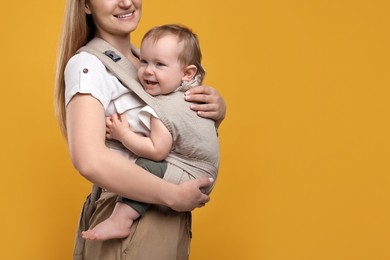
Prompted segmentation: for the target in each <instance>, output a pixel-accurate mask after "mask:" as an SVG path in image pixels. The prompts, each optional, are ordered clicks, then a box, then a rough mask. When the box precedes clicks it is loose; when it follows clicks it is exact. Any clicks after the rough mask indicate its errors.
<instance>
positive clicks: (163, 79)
mask: <svg viewBox="0 0 390 260" xmlns="http://www.w3.org/2000/svg"><path fill="white" fill-rule="evenodd" d="M181 45H182V44H181V43H179V42H178V39H177V37H176V36H174V35H166V36H164V37H162V38H161V39H159V40H157V41H153V40H151V39H149V38H146V39H144V41H143V42H142V45H141V55H140V60H141V66H140V68H139V70H138V78H139V80H140V82H141V84H142V86H143V87H144V89H145V91H146V92H147V93H149V94H150V95H152V96H156V95H163V94H168V93H171V92H173V91H174V90H175V89H177V88H178V87H179V86H180V84H181V82H182V78H183V76H184V71H183V66H182V65H181V64H180V62H179V60H178V57H179V54H180V52H181V50H182V47H183V46H181Z"/></svg>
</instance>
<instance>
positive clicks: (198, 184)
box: [168, 178, 214, 211]
mask: <svg viewBox="0 0 390 260" xmlns="http://www.w3.org/2000/svg"><path fill="white" fill-rule="evenodd" d="M213 181H214V180H213V179H212V178H199V179H193V180H189V181H186V182H183V183H181V184H180V185H177V186H176V187H177V188H178V189H177V193H176V195H175V196H174V197H173V198H172V200H171V201H170V203H169V205H168V206H169V207H170V208H172V209H173V210H175V211H191V210H193V209H195V208H201V207H203V206H204V205H205V204H206V203H207V202H209V201H210V196H208V195H206V194H204V193H202V192H201V191H200V188H203V187H207V186H210V185H211V184H212V183H213Z"/></svg>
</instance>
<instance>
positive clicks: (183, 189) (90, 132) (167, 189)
mask: <svg viewBox="0 0 390 260" xmlns="http://www.w3.org/2000/svg"><path fill="white" fill-rule="evenodd" d="M66 114H67V115H66V119H67V129H68V132H67V134H68V145H69V151H70V156H71V160H72V162H73V164H74V166H75V168H76V169H77V170H78V171H79V172H80V174H81V175H82V176H84V177H85V178H86V179H88V180H89V181H91V182H93V183H95V184H97V185H98V186H100V187H102V188H105V189H107V190H110V191H112V192H114V193H116V194H118V195H121V196H123V197H126V198H131V199H134V200H139V201H142V202H146V203H153V204H161V205H166V206H168V207H171V208H172V209H174V210H177V211H189V210H192V209H194V208H196V207H201V206H203V205H204V203H206V202H208V201H209V199H210V198H209V196H207V195H205V194H203V193H201V192H200V190H199V188H201V187H204V186H208V185H210V184H211V181H212V180H210V179H207V178H204V179H196V180H191V181H188V182H185V183H183V184H180V185H175V184H172V183H168V182H165V181H163V180H162V179H159V178H158V177H156V176H154V175H152V174H150V173H148V172H147V171H145V170H144V169H142V168H141V167H139V166H137V165H135V164H134V163H133V162H131V161H129V160H128V159H126V158H125V157H123V156H122V155H120V154H117V153H115V152H112V151H111V150H110V149H108V148H107V147H106V145H105V135H106V125H105V115H104V110H103V107H102V105H101V103H100V102H99V101H98V100H97V99H95V98H93V97H92V96H91V95H84V94H77V95H75V96H74V97H73V98H72V100H71V101H70V102H69V104H68V106H67V109H66Z"/></svg>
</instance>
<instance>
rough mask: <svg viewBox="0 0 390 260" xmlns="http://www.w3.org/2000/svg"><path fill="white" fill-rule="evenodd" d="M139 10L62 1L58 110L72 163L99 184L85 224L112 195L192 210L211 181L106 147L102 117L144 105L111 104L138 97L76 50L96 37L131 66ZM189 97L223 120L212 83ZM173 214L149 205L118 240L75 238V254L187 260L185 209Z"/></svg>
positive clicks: (95, 219) (104, 0)
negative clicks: (163, 170)
mask: <svg viewBox="0 0 390 260" xmlns="http://www.w3.org/2000/svg"><path fill="white" fill-rule="evenodd" d="M141 10H142V0H133V1H130V0H68V1H67V5H66V13H65V21H64V28H63V34H62V39H61V45H60V49H59V58H58V67H57V78H56V108H57V115H58V117H59V120H60V124H61V128H62V130H63V132H64V133H65V134H66V137H67V140H68V145H69V151H70V156H71V159H72V162H73V164H74V166H75V168H76V169H77V170H78V171H79V172H80V174H81V175H82V176H83V177H85V178H86V179H88V180H89V181H91V182H92V183H94V184H96V185H97V186H99V187H102V188H103V192H102V193H101V194H100V193H96V192H95V193H93V194H92V195H93V197H94V196H95V197H97V199H98V201H97V202H96V209H95V207H94V206H95V204H94V202H93V201H92V204H93V207H92V208H93V211H92V212H88V213H91V214H92V216H91V218H89V215H88V216H85V215H83V216H82V220H85V222H86V223H87V225H90V226H94V225H95V224H96V223H99V222H101V221H102V220H103V219H105V218H106V217H108V215H109V214H110V213H111V212H112V208H113V206H114V205H115V195H114V194H118V195H121V196H123V197H127V198H131V199H134V200H138V201H143V202H147V203H151V204H158V205H164V206H167V207H169V208H172V209H174V210H176V211H178V212H182V211H190V210H192V209H194V208H196V207H201V206H203V205H204V204H205V203H207V202H208V201H209V197H208V196H207V195H205V194H202V193H201V192H200V190H199V188H201V187H204V186H208V185H210V184H211V180H209V179H207V178H206V179H197V180H191V181H188V182H185V183H182V184H174V183H169V182H166V181H164V180H161V179H159V178H157V177H155V176H153V175H151V174H149V173H147V172H146V171H144V170H143V169H142V168H140V167H138V166H137V165H135V164H134V163H133V161H132V160H129V158H130V159H131V158H132V155H131V154H128V153H126V152H124V151H122V153H115V152H113V151H112V150H111V149H109V148H107V146H106V143H105V134H106V128H105V117H106V116H108V115H111V114H114V113H118V112H123V113H126V114H127V117H128V118H129V117H130V118H131V116H132V115H134V114H132V113H133V112H134V111H137V109H138V108H139V107H141V106H142V105H144V104H142V102H141V103H137V102H135V103H136V104H134V103H133V104H132V105H131V107H126V109H125V110H124V111H119V109H118V106H116V104H117V103H118V102H117V101H118V100H120V99H121V98H122V97H130V98H132V100H133V101H137V100H138V99H136V98H135V97H133V95H134V94H133V92H130V91H129V90H128V89H127V88H126V87H125V86H123V85H121V83H120V82H119V80H118V79H116V78H115V77H114V76H113V75H112V74H111V73H110V72H109V71H106V70H105V68H104V66H103V64H102V63H101V62H100V61H99V60H98V59H97V58H96V57H94V56H93V55H91V54H88V53H83V52H82V53H78V54H76V52H77V50H78V49H79V48H80V47H82V46H83V45H85V44H86V43H87V42H88V41H90V40H91V39H93V38H94V37H98V38H101V39H103V40H104V41H106V42H107V43H108V44H110V45H111V46H113V47H114V48H115V49H116V50H118V51H119V52H120V53H121V54H122V55H123V56H124V57H126V58H127V59H128V60H129V61H130V62H131V63H132V64H133V65H134V70H136V68H137V67H138V66H139V60H138V58H137V57H136V55H135V54H134V53H133V52H132V51H131V44H130V42H131V41H130V40H131V39H130V33H131V32H132V31H134V30H135V29H136V27H137V25H138V22H139V20H140V18H141ZM135 77H136V74H135ZM187 100H188V101H192V102H198V103H199V104H194V105H192V109H194V110H195V111H197V113H198V114H199V115H200V116H203V117H208V118H212V119H214V120H215V121H216V124H217V125H219V123H220V122H221V121H222V120H223V118H224V115H225V104H224V101H223V99H222V98H221V97H220V95H219V94H218V93H217V91H215V90H214V89H212V88H209V87H205V86H203V87H197V88H194V89H192V90H191V92H190V93H188V95H187ZM127 105H128V103H126V106H127ZM139 131H140V132H142V129H139ZM123 155H125V156H123ZM126 156H127V157H128V158H126ZM107 191H110V192H107ZM111 192H112V193H111ZM88 202H90V201H88ZM87 206H88V205H87ZM178 212H173V211H167V210H164V209H163V208H162V207H158V206H156V207H154V208H153V209H151V210H149V211H148V212H147V214H145V216H144V217H142V218H141V219H140V221H139V222H137V223H134V224H133V229H132V231H131V233H130V236H129V237H127V238H126V239H123V240H110V241H105V242H97V241H86V242H85V243H80V242H83V241H80V239H79V237H78V238H77V239H76V248H75V255H74V259H148V260H152V259H159V260H164V259H167V260H171V259H187V258H188V247H189V241H190V220H189V214H188V213H178ZM84 213H85V212H84ZM84 218H85V219H84ZM81 228H85V227H81ZM164 241H165V242H164Z"/></svg>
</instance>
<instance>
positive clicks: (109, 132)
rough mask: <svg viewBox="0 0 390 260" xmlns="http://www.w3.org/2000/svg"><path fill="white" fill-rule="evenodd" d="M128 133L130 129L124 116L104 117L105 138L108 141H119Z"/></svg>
mask: <svg viewBox="0 0 390 260" xmlns="http://www.w3.org/2000/svg"><path fill="white" fill-rule="evenodd" d="M129 131H131V128H130V125H129V123H128V122H127V116H126V115H125V114H113V115H112V116H109V117H106V137H107V138H108V139H116V140H118V141H121V139H122V138H123V137H124V136H125V135H126V133H128V132H129Z"/></svg>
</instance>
